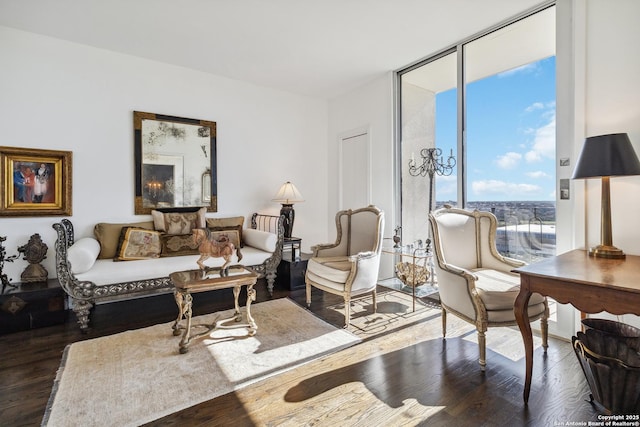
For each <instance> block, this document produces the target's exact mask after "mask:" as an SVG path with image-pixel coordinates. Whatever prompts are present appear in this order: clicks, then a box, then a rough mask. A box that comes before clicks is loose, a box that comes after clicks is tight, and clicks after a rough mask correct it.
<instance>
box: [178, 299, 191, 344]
mask: <svg viewBox="0 0 640 427" xmlns="http://www.w3.org/2000/svg"><path fill="white" fill-rule="evenodd" d="M192 305H193V297H192V296H191V294H190V293H185V294H184V295H183V301H182V307H181V308H180V311H181V312H182V313H183V314H184V317H186V319H187V326H186V327H185V329H184V333H183V334H182V340H180V354H184V353H186V352H187V351H189V340H190V335H191V315H192V311H191V307H192Z"/></svg>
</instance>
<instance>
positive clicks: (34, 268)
mask: <svg viewBox="0 0 640 427" xmlns="http://www.w3.org/2000/svg"><path fill="white" fill-rule="evenodd" d="M48 249H49V248H48V247H47V245H46V244H45V243H44V242H43V241H42V239H41V238H40V235H39V234H38V233H36V234H34V235H33V236H31V238H29V243H27V244H26V245H23V246H20V247H18V252H20V253H21V254H24V258H23V259H25V260H27V261H28V262H29V265H28V266H27V268H25V269H24V271H23V272H22V274H21V275H20V278H21V279H22V281H23V282H25V283H41V282H46V281H47V276H48V275H49V273H48V272H47V270H46V269H45V268H44V267H43V266H42V265H40V263H41V262H42V260H44V259H46V258H47V250H48Z"/></svg>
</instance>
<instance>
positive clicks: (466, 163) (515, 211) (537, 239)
mask: <svg viewBox="0 0 640 427" xmlns="http://www.w3.org/2000/svg"><path fill="white" fill-rule="evenodd" d="M555 22H556V19H555V6H554V5H553V4H548V5H547V6H546V7H544V8H542V7H541V8H540V9H539V10H536V11H535V12H532V13H530V14H528V15H526V16H520V17H517V18H516V19H513V20H512V21H510V22H506V23H504V24H503V25H502V26H496V27H495V28H492V29H489V30H487V31H486V32H484V33H482V34H479V35H477V36H475V37H472V38H470V39H469V40H464V41H461V42H460V43H459V44H457V45H455V46H452V47H451V48H449V49H447V50H445V51H443V52H440V53H438V54H437V55H435V56H433V57H431V58H428V59H426V60H424V61H422V62H420V63H418V64H413V65H412V66H410V67H408V68H406V69H404V70H401V71H399V72H398V83H399V84H398V87H399V117H400V121H399V123H400V129H399V136H400V138H399V141H398V143H399V150H398V152H399V153H400V155H399V156H398V158H399V161H400V162H401V164H400V165H399V167H398V170H399V171H401V172H400V173H401V188H402V192H401V202H400V205H401V208H400V211H401V216H400V217H401V220H402V224H398V225H401V226H402V240H403V242H404V243H409V244H410V243H412V242H414V241H416V240H424V239H425V238H426V237H428V234H429V229H428V220H427V214H428V212H429V211H430V210H431V209H434V208H437V207H440V206H442V205H444V204H450V205H453V206H458V207H463V208H469V209H474V208H476V209H479V210H486V211H491V212H493V213H494V214H495V215H496V217H497V219H498V223H499V227H498V236H497V246H498V250H499V251H500V252H501V253H503V254H505V255H507V256H510V257H513V258H519V259H522V260H525V261H527V262H534V261H536V260H540V259H542V258H545V257H549V256H552V255H554V254H555V242H556V239H555V237H556V229H555V218H556V200H558V196H557V195H556V187H557V186H556V182H557V180H556V169H555V167H556V144H555V143H556V141H555V135H556V132H555V117H556V115H555V99H556V87H555V81H556V68H555V66H556V61H555V46H556V44H555V28H556V27H555ZM425 154H426V156H425ZM433 154H435V155H433ZM425 157H427V158H425ZM429 162H431V164H432V165H433V164H435V168H434V167H432V168H431V169H430V171H429V172H431V173H425V169H424V168H423V169H421V166H422V165H426V164H427V163H429ZM553 308H554V309H555V308H556V305H555V304H553ZM553 314H555V313H552V316H553ZM554 318H555V316H553V317H552V319H551V322H552V323H553V320H554ZM552 328H553V326H552Z"/></svg>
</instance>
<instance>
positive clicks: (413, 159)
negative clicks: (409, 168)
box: [411, 152, 416, 163]
mask: <svg viewBox="0 0 640 427" xmlns="http://www.w3.org/2000/svg"><path fill="white" fill-rule="evenodd" d="M415 161H416V157H415V155H414V153H413V152H411V163H415Z"/></svg>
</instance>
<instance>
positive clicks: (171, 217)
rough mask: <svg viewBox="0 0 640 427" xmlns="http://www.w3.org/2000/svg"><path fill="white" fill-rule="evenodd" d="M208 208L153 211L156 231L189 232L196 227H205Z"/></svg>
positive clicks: (168, 232) (169, 232)
mask: <svg viewBox="0 0 640 427" xmlns="http://www.w3.org/2000/svg"><path fill="white" fill-rule="evenodd" d="M206 213H207V208H201V209H199V210H198V211H196V212H160V211H156V210H152V211H151V216H152V217H153V226H154V228H155V229H156V231H164V232H165V233H167V234H189V233H191V230H193V229H194V228H204V227H205V225H206V222H205V219H206V218H205V214H206Z"/></svg>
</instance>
